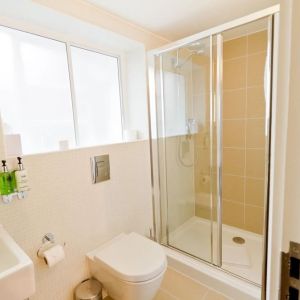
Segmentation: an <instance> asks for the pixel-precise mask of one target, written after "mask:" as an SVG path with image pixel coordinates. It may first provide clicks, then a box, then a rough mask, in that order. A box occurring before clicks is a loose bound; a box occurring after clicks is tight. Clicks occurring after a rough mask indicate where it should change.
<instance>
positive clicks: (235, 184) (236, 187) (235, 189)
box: [222, 175, 245, 203]
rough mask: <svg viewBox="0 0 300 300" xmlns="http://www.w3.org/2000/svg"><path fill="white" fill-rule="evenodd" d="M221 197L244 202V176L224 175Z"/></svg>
mask: <svg viewBox="0 0 300 300" xmlns="http://www.w3.org/2000/svg"><path fill="white" fill-rule="evenodd" d="M222 188H223V194H222V196H223V199H227V200H231V201H235V202H242V203H244V189H245V178H244V177H239V176H231V175H224V176H223V182H222Z"/></svg>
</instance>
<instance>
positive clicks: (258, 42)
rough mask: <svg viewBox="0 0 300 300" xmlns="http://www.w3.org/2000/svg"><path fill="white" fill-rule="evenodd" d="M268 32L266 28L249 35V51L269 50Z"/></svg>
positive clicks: (250, 52)
mask: <svg viewBox="0 0 300 300" xmlns="http://www.w3.org/2000/svg"><path fill="white" fill-rule="evenodd" d="M267 43H268V32H267V31H266V30H264V31H260V32H256V33H254V34H251V35H249V36H248V53H249V54H253V53H256V52H261V51H267Z"/></svg>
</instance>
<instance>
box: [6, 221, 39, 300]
mask: <svg viewBox="0 0 300 300" xmlns="http://www.w3.org/2000/svg"><path fill="white" fill-rule="evenodd" d="M34 292H35V278H34V268H33V263H32V261H31V259H30V258H29V257H28V256H27V255H26V254H25V252H24V251H23V250H22V249H21V248H20V247H19V245H18V244H17V243H16V242H15V241H14V240H13V239H12V238H11V237H10V235H9V234H8V233H7V231H6V230H5V229H4V228H3V226H2V225H0V299H9V300H22V299H26V298H28V297H30V296H32V295H33V294H34Z"/></svg>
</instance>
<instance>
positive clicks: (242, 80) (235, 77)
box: [223, 57, 246, 90]
mask: <svg viewBox="0 0 300 300" xmlns="http://www.w3.org/2000/svg"><path fill="white" fill-rule="evenodd" d="M223 78H224V80H223V84H224V85H223V87H224V89H225V90H226V89H239V88H244V87H245V86H246V58H245V57H242V58H237V59H232V60H229V61H225V62H224V77H223Z"/></svg>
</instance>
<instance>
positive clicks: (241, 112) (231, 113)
mask: <svg viewBox="0 0 300 300" xmlns="http://www.w3.org/2000/svg"><path fill="white" fill-rule="evenodd" d="M245 113H246V89H239V90H233V91H224V93H223V119H241V118H245Z"/></svg>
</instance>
